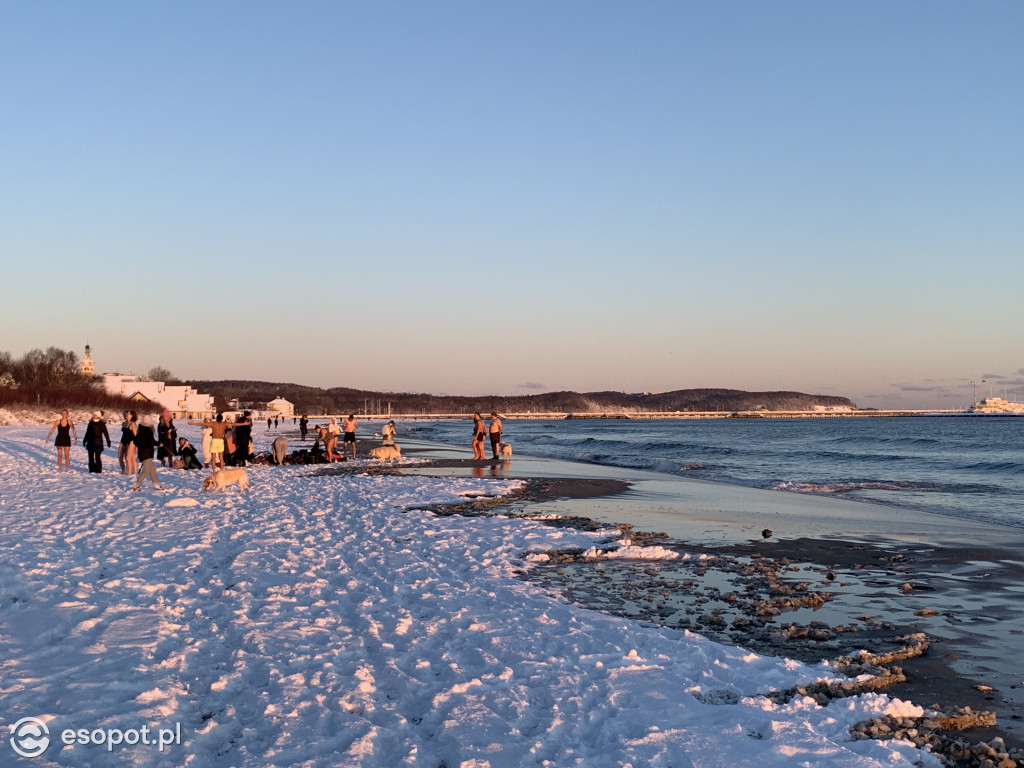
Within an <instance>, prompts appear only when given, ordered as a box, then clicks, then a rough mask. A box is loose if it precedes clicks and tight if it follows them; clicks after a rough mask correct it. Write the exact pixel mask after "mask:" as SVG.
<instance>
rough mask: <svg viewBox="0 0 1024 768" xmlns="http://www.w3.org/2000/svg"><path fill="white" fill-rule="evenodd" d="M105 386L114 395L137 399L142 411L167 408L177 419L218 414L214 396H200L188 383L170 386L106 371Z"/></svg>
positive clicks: (143, 377)
mask: <svg viewBox="0 0 1024 768" xmlns="http://www.w3.org/2000/svg"><path fill="white" fill-rule="evenodd" d="M103 386H104V388H105V389H106V390H107V392H109V393H110V394H112V395H120V396H121V397H126V398H128V399H129V400H133V401H135V402H136V403H138V404H139V408H138V410H141V411H146V410H149V411H162V410H163V409H164V408H166V409H167V410H168V411H170V412H171V415H172V416H174V417H175V418H176V419H182V418H188V419H194V418H202V417H204V416H213V415H214V413H215V410H214V407H213V395H201V394H199V392H198V391H196V390H195V389H193V388H192V387H190V386H188V385H187V384H180V385H168V384H165V383H164V382H162V381H153V380H152V379H149V378H146V377H145V376H135V375H134V374H129V375H127V376H126V375H124V374H120V373H105V374H103Z"/></svg>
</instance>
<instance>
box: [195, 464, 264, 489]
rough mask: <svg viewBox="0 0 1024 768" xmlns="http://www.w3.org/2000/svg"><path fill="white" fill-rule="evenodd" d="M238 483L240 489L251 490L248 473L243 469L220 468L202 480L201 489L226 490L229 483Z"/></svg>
mask: <svg viewBox="0 0 1024 768" xmlns="http://www.w3.org/2000/svg"><path fill="white" fill-rule="evenodd" d="M234 483H238V489H239V490H241V491H251V490H252V486H251V485H249V473H248V472H246V471H245V470H244V469H221V470H218V471H216V472H214V473H213V474H212V475H210V476H209V477H207V478H206V479H205V480H203V490H204V491H209V490H211V489H212V490H214V491H226V490H227V487H228V486H229V485H233V484H234Z"/></svg>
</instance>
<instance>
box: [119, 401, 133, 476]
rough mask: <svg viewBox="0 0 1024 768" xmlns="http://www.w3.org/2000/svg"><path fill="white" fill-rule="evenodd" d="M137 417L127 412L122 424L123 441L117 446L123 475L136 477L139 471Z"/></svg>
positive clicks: (131, 412)
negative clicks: (136, 441)
mask: <svg viewBox="0 0 1024 768" xmlns="http://www.w3.org/2000/svg"><path fill="white" fill-rule="evenodd" d="M137 418H138V417H137V416H136V415H135V411H125V412H124V421H122V422H121V441H120V442H119V443H118V444H117V463H118V464H120V465H121V474H122V475H134V474H135V472H136V469H137V464H136V461H135V442H134V441H135V431H136V430H137V429H138V424H136V423H135V422H136V420H137Z"/></svg>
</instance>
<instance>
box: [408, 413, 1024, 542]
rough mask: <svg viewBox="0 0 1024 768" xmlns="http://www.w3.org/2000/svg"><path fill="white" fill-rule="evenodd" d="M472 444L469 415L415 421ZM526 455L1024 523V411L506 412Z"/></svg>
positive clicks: (422, 430) (434, 433)
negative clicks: (820, 414)
mask: <svg viewBox="0 0 1024 768" xmlns="http://www.w3.org/2000/svg"><path fill="white" fill-rule="evenodd" d="M403 432H406V434H408V435H409V436H410V437H421V438H424V439H428V440H433V441H438V442H442V443H448V444H451V445H456V446H463V447H465V448H466V451H467V454H468V452H469V435H470V432H471V424H470V422H469V421H447V422H429V423H409V424H405V425H403ZM505 437H506V439H507V440H508V441H509V442H510V443H512V444H513V445H514V446H515V451H516V453H517V454H526V455H530V456H542V457H550V458H558V459H569V460H575V461H583V462H588V463H593V464H606V465H611V466H618V467H633V468H638V469H646V470H654V471H657V472H666V473H671V474H675V475H683V476H689V477H694V478H700V479H702V480H713V481H717V482H722V483H733V484H738V485H746V486H752V487H757V488H771V489H775V490H779V491H781V492H793V493H815V494H823V495H830V496H842V497H846V498H851V499H861V500H864V501H873V502H876V503H880V504H890V505H895V506H901V507H912V508H915V509H921V510H926V511H929V512H935V513H938V514H943V515H951V516H955V517H963V518H969V519H976V520H982V521H986V522H993V523H1000V524H1003V525H1012V526H1015V527H1024V418H1022V417H987V416H985V417H908V418H837V419H713V420H706V421H696V420H693V421H689V420H675V419H670V420H658V421H647V420H638V421H630V420H619V419H613V420H598V419H593V420H591V419H587V420H583V419H581V420H569V421H506V422H505Z"/></svg>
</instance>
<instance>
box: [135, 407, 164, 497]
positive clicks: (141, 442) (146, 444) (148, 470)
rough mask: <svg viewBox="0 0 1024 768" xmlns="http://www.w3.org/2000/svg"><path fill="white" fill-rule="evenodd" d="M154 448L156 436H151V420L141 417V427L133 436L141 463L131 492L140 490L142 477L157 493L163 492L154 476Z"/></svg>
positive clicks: (150, 418)
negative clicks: (151, 484)
mask: <svg viewBox="0 0 1024 768" xmlns="http://www.w3.org/2000/svg"><path fill="white" fill-rule="evenodd" d="M156 446H157V440H156V435H154V434H153V419H152V417H150V416H143V417H142V425H141V426H140V427H139V430H138V433H137V434H136V435H135V448H136V450H137V451H138V452H139V460H140V461H141V462H142V467H141V468H140V470H139V476H138V477H136V478H135V485H133V486H132V490H133V491H139V490H142V478H144V477H148V478H149V479H150V480H152V481H153V487H154V488H156V489H157V490H158V491H162V490H163V486H161V485H160V481H159V480H158V479H157V476H156V464H155V463H154V462H153V454H154V452H155V450H156Z"/></svg>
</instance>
